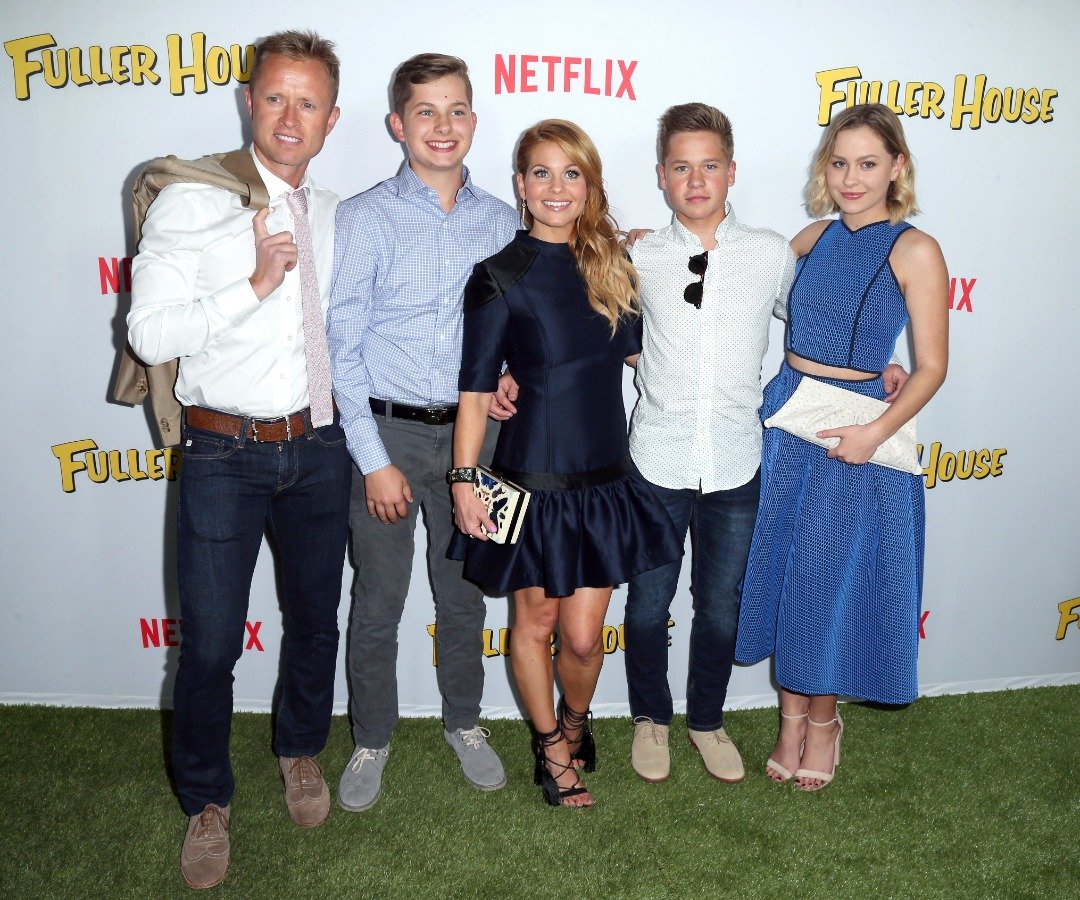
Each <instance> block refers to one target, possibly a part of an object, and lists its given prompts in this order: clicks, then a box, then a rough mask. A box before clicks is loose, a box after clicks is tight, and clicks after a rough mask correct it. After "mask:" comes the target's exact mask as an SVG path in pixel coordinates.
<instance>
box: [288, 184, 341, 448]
mask: <svg viewBox="0 0 1080 900" xmlns="http://www.w3.org/2000/svg"><path fill="white" fill-rule="evenodd" d="M285 201H286V202H287V203H288V204H289V212H291V213H292V217H293V221H294V222H295V224H296V228H295V232H296V233H295V235H294V237H295V238H296V255H297V258H298V260H299V263H300V301H301V311H302V312H303V317H304V359H305V362H306V364H307V380H308V397H309V398H310V403H311V424H312V425H314V426H315V427H316V428H318V427H319V426H321V425H329V424H330V423H331V422H333V421H334V404H333V400H332V398H331V394H330V354H329V352H328V351H327V349H326V325H325V324H324V322H323V314H322V297H321V296H320V294H319V278H318V275H317V274H316V272H315V253H314V251H313V250H312V249H311V228H310V227H309V226H308V214H307V195H306V194H305V193H304V191H303V189H300V190H298V191H293V192H292V193H291V194H289V195H288V197H286V198H285Z"/></svg>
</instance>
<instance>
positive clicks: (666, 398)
mask: <svg viewBox="0 0 1080 900" xmlns="http://www.w3.org/2000/svg"><path fill="white" fill-rule="evenodd" d="M657 153H658V157H659V160H660V162H659V165H658V166H657V170H658V172H659V175H660V185H661V187H662V188H663V190H664V192H665V195H666V197H667V200H668V203H669V205H670V206H671V208H672V210H673V211H674V213H675V215H674V218H673V220H672V222H671V224H670V225H669V226H668V227H666V228H662V229H660V230H659V231H656V232H653V233H651V234H648V235H647V236H645V237H644V238H642V239H640V240H639V241H637V242H636V243H635V244H634V246H633V247H632V249H631V256H632V257H633V260H634V265H635V267H636V268H637V270H638V274H639V276H640V284H641V305H642V313H643V317H644V341H643V349H642V353H641V358H640V359H639V360H638V364H637V375H636V378H635V382H636V384H637V387H638V390H639V392H640V395H641V396H640V399H639V400H638V403H637V405H636V406H635V408H634V414H633V419H632V423H631V428H630V453H631V455H632V456H633V459H634V463H635V464H636V465H637V467H638V469H640V470H641V473H642V475H644V476H645V478H647V479H648V480H649V481H650V482H651V483H652V485H653V488H654V490H655V491H656V494H657V496H658V497H659V498H660V499H661V501H662V502H663V503H664V505H665V506H666V507H667V510H668V513H669V515H670V516H671V518H672V520H673V521H674V522H675V525H676V526H677V527H678V528H680V529H682V532H683V534H685V533H686V531H687V529H689V531H690V534H691V539H692V563H691V566H692V568H691V593H692V595H693V610H694V617H693V622H692V624H691V627H690V660H689V677H688V680H687V687H686V698H687V699H686V707H687V710H686V712H687V726H688V728H689V732H690V740H691V742H692V743H693V744H694V746H696V747H697V749H698V750H699V751H700V753H701V756H702V760H703V762H704V764H705V768H706V769H707V771H708V772H709V774H711V775H712V776H713V777H715V778H717V779H719V780H720V781H725V782H737V781H741V780H742V778H743V775H744V770H743V764H742V759H741V758H740V756H739V751H738V750H737V749H736V747H735V745H734V744H733V743H732V741H731V739H730V738H729V737H728V735H727V732H726V731H725V730H724V727H723V725H724V701H725V699H726V697H727V686H728V679H729V678H730V677H731V664H732V660H733V658H734V649H735V629H736V625H737V624H738V620H739V585H740V582H741V581H742V577H743V573H744V572H745V569H746V558H747V553H748V552H749V549H750V538H751V536H752V534H753V530H754V519H755V517H756V514H757V506H758V488H759V479H758V466H759V463H760V461H761V423H760V422H759V420H758V409H759V408H760V406H761V399H762V394H761V363H762V358H763V357H764V355H765V351H766V349H767V348H768V344H769V325H770V321H771V318H772V316H774V315H776V316H779V317H780V318H785V317H786V308H787V294H788V289H789V287H790V284H791V279H792V275H793V272H794V266H795V257H794V255H793V254H792V252H791V249H790V247H789V246H788V242H787V240H786V239H785V238H784V237H783V236H781V235H780V234H777V233H776V232H775V231H770V230H767V229H763V228H751V227H749V226H747V225H744V224H742V223H741V222H739V221H738V220H737V219H736V218H735V215H734V213H733V211H732V208H731V205H730V204H729V203H728V202H727V195H728V189H729V188H730V187H731V186H732V185H733V184H735V162H734V159H733V154H734V141H733V138H732V132H731V123H730V122H729V121H728V118H727V116H725V115H724V114H723V113H722V112H720V111H719V110H718V109H715V108H714V107H711V106H707V105H705V104H703V103H687V104H682V105H679V106H673V107H671V108H670V109H669V110H667V112H665V113H664V115H663V116H662V117H661V118H660V128H659V133H658V136H657ZM680 567H681V562H676V563H672V564H670V565H667V566H662V567H661V568H659V569H654V570H652V571H650V572H645V573H643V574H641V575H638V576H637V577H635V578H634V579H632V581H631V582H630V588H629V591H628V595H627V602H626V674H627V681H628V682H629V688H630V712H631V715H632V716H633V717H634V742H633V750H632V763H633V767H634V770H635V771H636V772H637V774H638V775H639V776H640V777H641V778H643V779H645V780H646V781H650V782H659V781H665V780H666V779H667V778H668V775H669V773H670V769H671V760H670V754H669V752H668V728H669V726H670V724H671V720H672V715H673V710H672V700H671V691H670V689H669V687H668V679H667V663H668V658H667V657H668V624H667V623H668V616H669V613H670V606H671V601H672V599H673V598H674V596H675V590H676V587H677V584H678V580H679V572H680Z"/></svg>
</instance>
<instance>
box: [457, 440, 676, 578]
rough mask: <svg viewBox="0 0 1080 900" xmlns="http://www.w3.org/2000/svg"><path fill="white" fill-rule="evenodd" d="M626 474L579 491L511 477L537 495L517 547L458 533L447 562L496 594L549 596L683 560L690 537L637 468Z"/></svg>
mask: <svg viewBox="0 0 1080 900" xmlns="http://www.w3.org/2000/svg"><path fill="white" fill-rule="evenodd" d="M493 468H497V467H495V466H493ZM624 468H625V470H626V471H625V472H624V473H622V474H619V475H617V476H615V477H614V478H613V479H612V480H610V481H607V482H605V483H603V484H596V485H592V486H589V487H580V488H574V489H558V488H555V489H534V488H532V487H531V486H530V483H529V478H528V477H527V476H526V475H524V474H523V473H516V472H515V473H508V474H507V477H508V478H510V479H511V480H512V481H515V482H516V483H518V484H520V485H521V486H522V487H524V488H528V489H529V490H530V494H531V498H530V500H529V507H528V509H527V510H526V511H525V521H524V522H523V523H522V527H521V536H520V537H519V538H518V541H517V543H516V544H496V543H495V542H494V541H478V540H470V539H469V538H468V537H467V536H466V535H464V534H461V532H458V533H456V534H455V535H454V538H453V540H452V541H451V542H450V549H449V551H448V552H447V556H449V557H450V558H451V559H464V560H465V577H466V578H468V579H469V580H470V581H473V582H475V583H477V584H478V585H480V586H481V587H482V588H484V590H485V591H486V592H488V593H489V594H507V593H510V592H511V591H516V590H520V589H522V588H528V587H542V588H544V591H545V592H546V593H547V595H548V596H549V597H567V596H569V595H570V594H572V593H574V591H575V590H577V589H578V588H582V587H592V588H602V587H611V586H612V585H617V584H623V583H624V582H627V581H629V580H630V579H631V578H632V577H633V576H634V575H637V574H639V573H641V572H647V571H649V570H650V569H655V568H657V567H658V566H663V565H666V564H667V563H670V562H674V561H676V560H678V559H680V558H681V557H682V552H683V541H682V537H681V536H680V535H679V533H678V531H677V530H676V528H675V525H674V524H673V523H672V521H671V518H670V517H669V516H668V514H667V511H666V510H665V509H664V507H663V504H661V503H660V501H659V500H658V499H657V497H656V494H655V493H654V492H653V489H652V487H651V486H650V485H649V483H648V482H647V481H646V480H645V479H644V478H643V477H642V476H641V474H640V473H639V472H638V471H637V469H636V468H635V467H634V465H633V463H631V462H629V460H627V464H626V465H625V467H624ZM538 477H539V478H540V479H541V483H543V481H546V480H547V479H546V477H545V476H538ZM555 478H556V479H557V478H558V476H555Z"/></svg>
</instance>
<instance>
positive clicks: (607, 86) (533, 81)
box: [495, 53, 638, 100]
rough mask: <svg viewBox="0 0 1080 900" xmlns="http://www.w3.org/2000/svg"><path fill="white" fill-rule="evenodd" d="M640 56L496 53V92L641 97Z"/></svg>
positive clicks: (622, 97)
mask: <svg viewBox="0 0 1080 900" xmlns="http://www.w3.org/2000/svg"><path fill="white" fill-rule="evenodd" d="M637 64H638V61H637V60H636V59H631V60H625V59H594V58H592V57H589V56H538V55H536V54H532V53H521V54H518V53H496V54H495V93H496V94H535V93H537V92H540V91H543V92H545V93H548V94H594V95H596V96H597V97H614V98H616V99H626V100H637V96H636V95H635V94H634V83H633V77H634V71H635V70H636V69H637Z"/></svg>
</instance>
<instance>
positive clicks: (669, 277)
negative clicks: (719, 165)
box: [630, 204, 795, 493]
mask: <svg viewBox="0 0 1080 900" xmlns="http://www.w3.org/2000/svg"><path fill="white" fill-rule="evenodd" d="M702 250H703V248H702V246H701V241H700V240H699V239H698V237H697V236H696V235H695V234H694V233H693V232H691V231H690V230H689V229H687V228H686V227H685V226H683V225H682V224H681V223H680V222H679V221H678V219H673V220H672V223H671V225H669V226H668V227H667V228H662V229H660V230H659V231H656V232H653V233H652V234H649V235H647V236H646V237H644V238H642V239H641V240H639V241H638V242H637V243H636V244H635V245H634V246H633V247H632V248H631V251H630V254H631V257H632V258H633V260H634V266H635V267H636V268H637V270H638V274H639V276H640V278H641V305H642V311H643V316H644V341H643V344H642V348H643V349H642V353H641V358H640V359H639V360H638V365H637V374H636V376H635V384H636V385H637V388H638V391H639V392H640V395H641V396H640V398H639V400H638V402H637V405H636V406H635V407H634V414H633V417H632V420H631V426H630V453H631V456H632V457H633V459H634V463H635V464H636V465H637V467H638V469H639V470H640V471H641V473H642V475H644V476H645V477H646V478H647V479H648V480H649V481H651V482H652V483H653V484H658V485H661V486H662V487H667V488H693V489H700V490H701V491H702V492H704V493H710V492H712V491H720V490H730V489H732V488H736V487H739V486H741V485H744V484H746V483H747V482H748V481H749V480H750V479H751V478H753V477H754V473H755V472H756V471H757V469H758V466H759V464H760V462H761V422H760V420H759V419H758V410H759V409H760V408H761V401H762V389H761V363H762V359H763V358H764V356H765V351H766V350H767V349H768V346H769V326H770V322H771V318H772V316H776V317H778V318H780V319H784V320H785V321H786V319H787V296H788V291H789V290H790V288H791V281H792V277H793V274H794V271H795V255H794V254H793V253H792V251H791V248H790V247H789V245H788V242H787V239H786V238H784V237H783V236H782V235H780V234H778V233H777V232H775V231H771V230H769V229H766V228H750V227H748V226H746V225H743V224H742V223H741V222H739V221H738V219H736V218H735V215H734V213H733V211H732V208H731V204H728V205H727V215H726V217H725V218H724V221H723V222H721V223H720V225H719V226H718V227H717V229H716V247H715V248H714V249H712V250H710V251H709V265H708V269H707V270H706V272H705V285H704V295H703V299H702V303H701V308H700V309H696V308H695V307H694V306H693V305H691V304H690V303H687V302H686V300H684V299H683V290H684V289H685V288H686V286H687V285H688V284H690V283H691V282H693V281H697V280H698V277H699V276H697V275H694V274H693V273H692V272H690V270H689V268H687V265H688V263H689V260H690V257H691V256H694V255H696V254H699V253H701V252H702Z"/></svg>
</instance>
